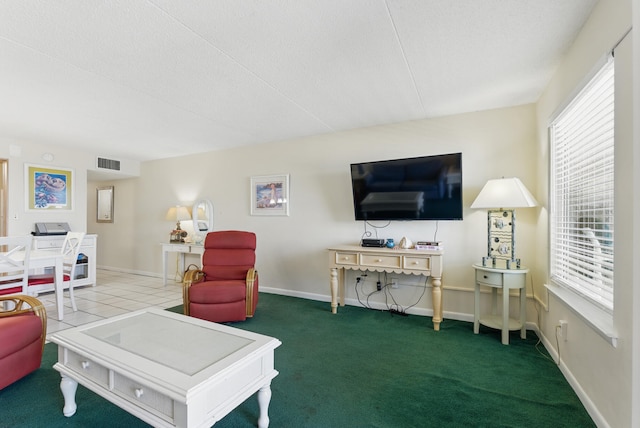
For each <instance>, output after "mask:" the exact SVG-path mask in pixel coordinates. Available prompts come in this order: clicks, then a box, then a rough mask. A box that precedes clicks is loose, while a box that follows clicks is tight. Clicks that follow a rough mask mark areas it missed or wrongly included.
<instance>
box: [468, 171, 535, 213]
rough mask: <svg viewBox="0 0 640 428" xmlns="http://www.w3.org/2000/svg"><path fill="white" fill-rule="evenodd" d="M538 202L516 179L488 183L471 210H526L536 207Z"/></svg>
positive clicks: (497, 179) (500, 179)
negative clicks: (526, 208)
mask: <svg viewBox="0 0 640 428" xmlns="http://www.w3.org/2000/svg"><path fill="white" fill-rule="evenodd" d="M537 205H538V201H536V198H534V197H533V195H532V194H531V192H529V190H528V189H527V188H526V187H525V185H524V184H522V181H520V179H518V178H516V177H512V178H496V179H492V180H489V181H487V184H485V185H484V187H483V188H482V190H481V191H480V193H479V194H478V197H477V198H476V200H475V201H473V204H471V208H525V207H535V206H537Z"/></svg>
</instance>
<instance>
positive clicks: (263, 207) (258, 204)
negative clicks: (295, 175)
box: [250, 174, 290, 216]
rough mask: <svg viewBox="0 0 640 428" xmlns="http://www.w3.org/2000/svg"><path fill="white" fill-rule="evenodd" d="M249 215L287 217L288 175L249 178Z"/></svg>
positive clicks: (288, 202)
mask: <svg viewBox="0 0 640 428" xmlns="http://www.w3.org/2000/svg"><path fill="white" fill-rule="evenodd" d="M250 194H251V200H250V203H251V215H257V216H288V215H289V204H290V200H289V174H279V175H261V176H254V177H251V192H250Z"/></svg>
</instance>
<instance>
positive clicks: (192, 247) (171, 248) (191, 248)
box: [162, 244, 204, 285]
mask: <svg viewBox="0 0 640 428" xmlns="http://www.w3.org/2000/svg"><path fill="white" fill-rule="evenodd" d="M169 253H177V256H178V272H179V273H180V275H182V274H183V273H184V255H185V254H199V255H200V260H201V261H200V264H202V254H204V246H203V245H196V244H162V280H163V281H164V285H167V258H168V256H169Z"/></svg>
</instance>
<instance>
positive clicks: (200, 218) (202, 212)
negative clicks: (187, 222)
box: [191, 199, 213, 244]
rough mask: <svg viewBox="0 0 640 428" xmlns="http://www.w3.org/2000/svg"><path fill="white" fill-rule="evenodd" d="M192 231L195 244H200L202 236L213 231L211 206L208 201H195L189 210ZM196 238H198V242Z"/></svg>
mask: <svg viewBox="0 0 640 428" xmlns="http://www.w3.org/2000/svg"><path fill="white" fill-rule="evenodd" d="M191 217H192V218H193V231H194V233H195V236H196V243H197V244H200V243H202V240H203V239H204V236H205V235H206V234H207V233H209V232H211V231H212V230H213V204H212V203H211V201H209V200H208V199H200V200H197V201H196V202H195V203H194V204H193V208H192V209H191ZM198 238H200V239H199V240H198Z"/></svg>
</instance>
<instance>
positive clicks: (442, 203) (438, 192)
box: [351, 153, 462, 220]
mask: <svg viewBox="0 0 640 428" xmlns="http://www.w3.org/2000/svg"><path fill="white" fill-rule="evenodd" d="M351 185H352V188H353V208H354V211H355V217H356V220H462V153H450V154H442V155H434V156H422V157H415V158H406V159H393V160H384V161H377V162H363V163H354V164H351Z"/></svg>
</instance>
